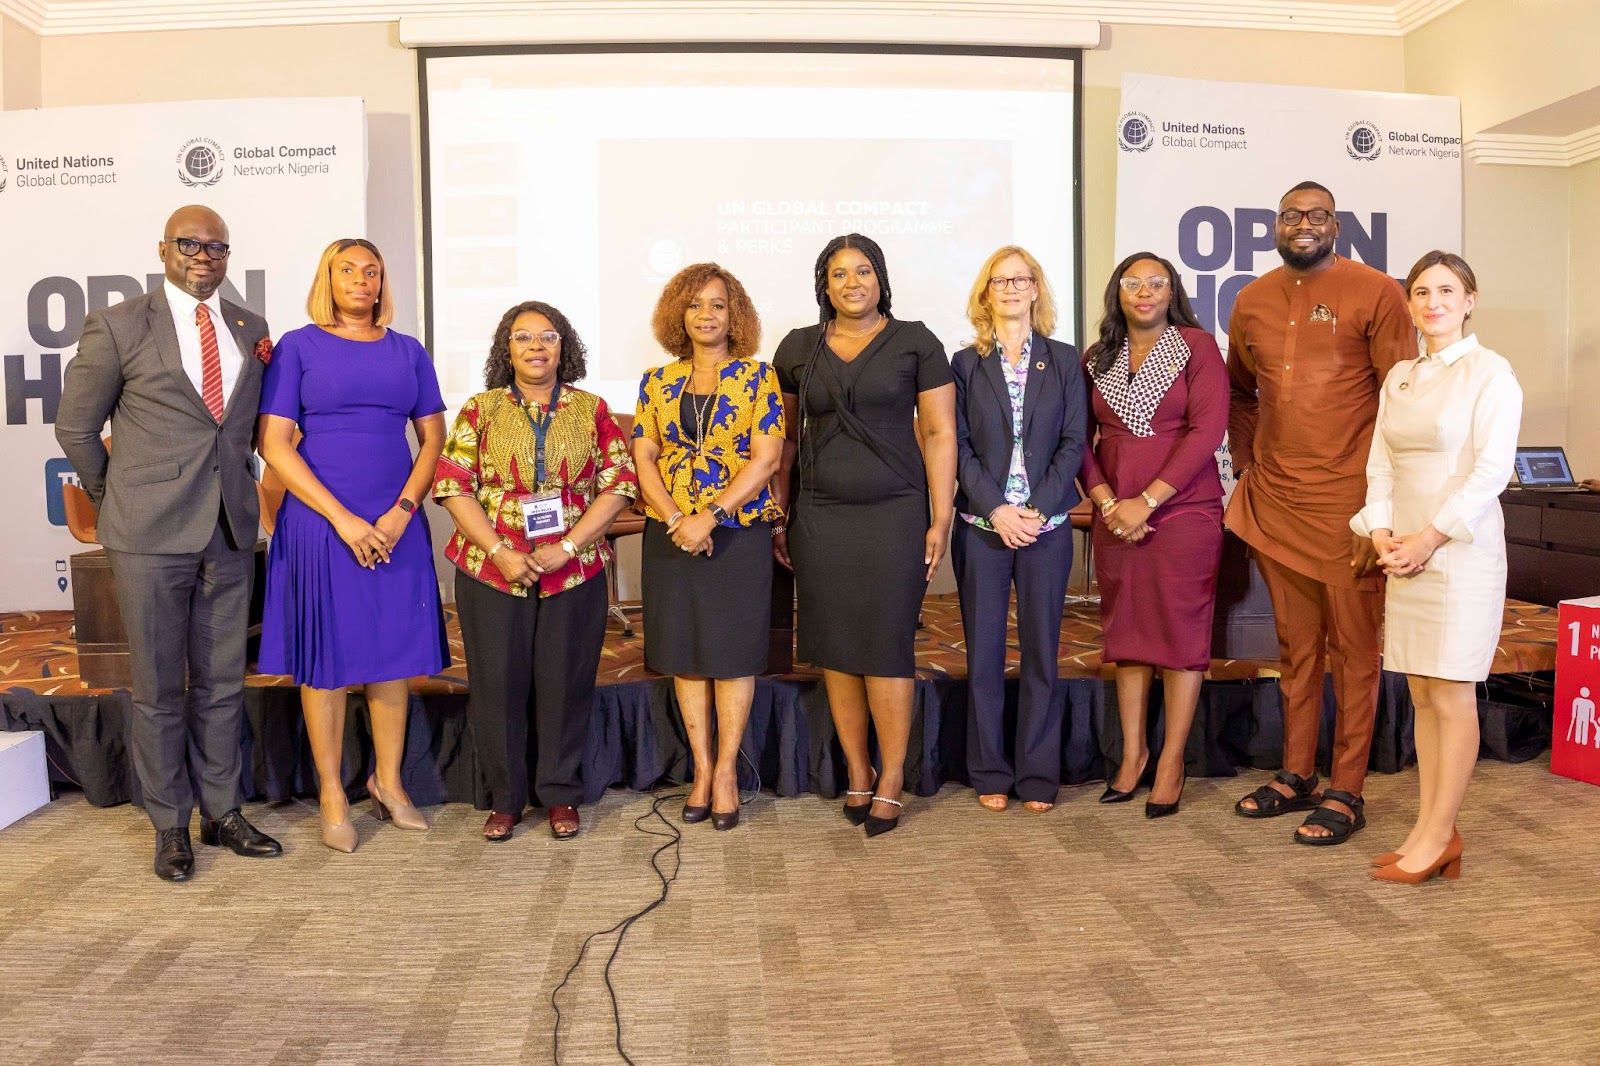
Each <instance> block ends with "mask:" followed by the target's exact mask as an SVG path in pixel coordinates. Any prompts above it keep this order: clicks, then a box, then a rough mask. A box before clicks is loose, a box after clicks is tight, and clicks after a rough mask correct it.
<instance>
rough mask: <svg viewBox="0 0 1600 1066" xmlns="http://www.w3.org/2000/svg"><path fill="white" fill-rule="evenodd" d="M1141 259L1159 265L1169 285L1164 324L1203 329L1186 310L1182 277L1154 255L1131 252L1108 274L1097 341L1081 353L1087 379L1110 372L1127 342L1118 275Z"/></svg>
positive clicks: (1120, 280)
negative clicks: (1103, 308)
mask: <svg viewBox="0 0 1600 1066" xmlns="http://www.w3.org/2000/svg"><path fill="white" fill-rule="evenodd" d="M1141 259H1148V260H1150V261H1151V262H1154V263H1160V264H1161V269H1162V270H1165V271H1166V272H1167V277H1168V279H1170V281H1171V283H1172V299H1170V300H1168V301H1167V322H1168V324H1169V325H1173V326H1189V327H1190V328H1192V329H1204V328H1205V327H1204V326H1202V325H1200V320H1199V319H1198V318H1196V317H1195V313H1194V308H1192V307H1190V306H1189V294H1188V293H1186V292H1184V291H1183V275H1181V274H1179V273H1178V271H1177V270H1176V269H1174V267H1173V265H1172V264H1171V263H1169V262H1167V261H1166V260H1165V259H1163V258H1161V257H1160V256H1159V255H1156V254H1155V253H1154V252H1134V253H1133V254H1132V255H1130V256H1128V258H1126V259H1124V260H1123V261H1122V262H1120V263H1118V264H1117V269H1115V270H1113V271H1112V272H1111V280H1110V281H1108V282H1106V313H1105V317H1104V318H1102V319H1101V320H1100V337H1099V339H1097V340H1096V341H1095V342H1094V343H1093V344H1091V345H1089V350H1088V351H1086V352H1084V353H1083V359H1084V362H1085V363H1086V364H1088V367H1089V376H1090V377H1094V378H1097V377H1099V376H1100V375H1101V374H1104V373H1105V372H1106V371H1107V370H1110V369H1111V364H1112V363H1114V362H1116V361H1117V356H1118V354H1120V353H1121V351H1122V342H1123V341H1125V340H1127V339H1128V317H1127V316H1126V315H1124V314H1123V313H1122V295H1121V293H1122V275H1123V274H1126V273H1127V272H1128V268H1129V267H1131V266H1133V264H1135V263H1137V262H1138V261H1139V260H1141Z"/></svg>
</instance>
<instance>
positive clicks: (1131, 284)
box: [1117, 274, 1169, 296]
mask: <svg viewBox="0 0 1600 1066" xmlns="http://www.w3.org/2000/svg"><path fill="white" fill-rule="evenodd" d="M1117 284H1118V285H1121V286H1122V291H1123V292H1125V293H1127V294H1128V295H1129V296H1132V295H1133V294H1134V293H1136V292H1138V291H1139V290H1140V289H1149V290H1150V291H1151V292H1154V293H1162V292H1166V291H1167V285H1168V284H1169V282H1168V281H1167V279H1166V278H1165V277H1162V276H1161V275H1159V274H1157V275H1156V276H1155V277H1153V278H1123V279H1122V280H1121V281H1119V282H1117Z"/></svg>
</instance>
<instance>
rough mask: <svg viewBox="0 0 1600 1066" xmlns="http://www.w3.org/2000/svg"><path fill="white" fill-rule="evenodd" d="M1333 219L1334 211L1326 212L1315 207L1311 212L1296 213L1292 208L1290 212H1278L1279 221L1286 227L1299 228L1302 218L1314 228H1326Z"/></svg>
mask: <svg viewBox="0 0 1600 1066" xmlns="http://www.w3.org/2000/svg"><path fill="white" fill-rule="evenodd" d="M1332 217H1333V212H1332V211H1324V210H1323V209H1322V208H1320V207H1313V208H1312V209H1311V210H1309V211H1296V210H1294V209H1293V208H1290V209H1289V210H1288V211H1279V212H1278V221H1279V222H1282V223H1283V224H1284V225H1285V226H1298V225H1299V224H1300V220H1301V219H1302V218H1303V219H1305V220H1306V221H1307V222H1309V223H1311V224H1312V225H1313V226H1326V225H1327V224H1328V220H1329V219H1330V218H1332Z"/></svg>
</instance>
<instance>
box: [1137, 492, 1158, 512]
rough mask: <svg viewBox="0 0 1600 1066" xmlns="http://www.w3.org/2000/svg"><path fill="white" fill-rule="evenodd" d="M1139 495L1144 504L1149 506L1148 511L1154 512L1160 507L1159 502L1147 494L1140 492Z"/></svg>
mask: <svg viewBox="0 0 1600 1066" xmlns="http://www.w3.org/2000/svg"><path fill="white" fill-rule="evenodd" d="M1139 495H1140V496H1143V497H1144V502H1145V503H1147V504H1149V505H1150V510H1152V511H1154V510H1155V509H1156V508H1157V507H1160V506H1161V501H1160V500H1158V499H1156V498H1155V497H1154V496H1152V495H1150V494H1149V493H1148V492H1141V493H1139Z"/></svg>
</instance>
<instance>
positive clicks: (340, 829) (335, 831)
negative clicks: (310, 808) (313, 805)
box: [317, 808, 356, 855]
mask: <svg viewBox="0 0 1600 1066" xmlns="http://www.w3.org/2000/svg"><path fill="white" fill-rule="evenodd" d="M317 820H318V821H320V822H321V823H322V842H323V843H324V844H326V845H327V846H328V847H330V848H332V849H333V850H334V851H342V852H344V853H345V854H346V855H348V854H350V853H351V852H353V851H355V850H356V827H355V826H354V825H352V824H351V823H350V811H349V809H348V808H346V809H345V814H344V821H342V822H340V823H339V824H338V825H334V824H333V823H332V822H330V821H328V816H327V815H325V814H323V813H322V811H321V809H320V808H319V809H318V811H317Z"/></svg>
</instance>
